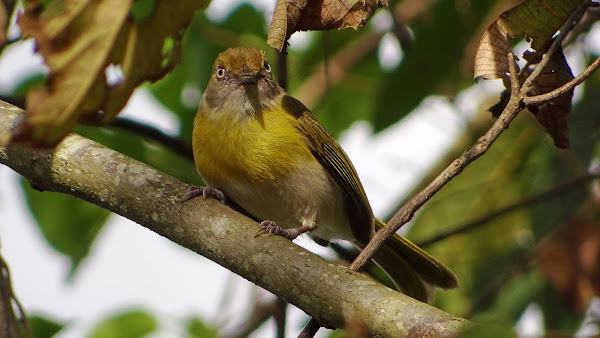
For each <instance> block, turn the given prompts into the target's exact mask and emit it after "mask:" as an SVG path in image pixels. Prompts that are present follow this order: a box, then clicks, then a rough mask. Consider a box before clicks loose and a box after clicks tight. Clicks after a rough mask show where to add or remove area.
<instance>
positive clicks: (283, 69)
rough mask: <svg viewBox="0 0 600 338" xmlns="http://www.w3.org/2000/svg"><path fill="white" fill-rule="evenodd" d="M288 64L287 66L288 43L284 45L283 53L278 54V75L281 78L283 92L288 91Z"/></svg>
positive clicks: (280, 83)
mask: <svg viewBox="0 0 600 338" xmlns="http://www.w3.org/2000/svg"><path fill="white" fill-rule="evenodd" d="M287 68H288V64H287V42H286V43H284V44H283V48H281V52H279V54H277V75H278V76H279V81H278V82H279V85H280V86H281V88H283V90H287V83H288V75H289V74H288V71H287Z"/></svg>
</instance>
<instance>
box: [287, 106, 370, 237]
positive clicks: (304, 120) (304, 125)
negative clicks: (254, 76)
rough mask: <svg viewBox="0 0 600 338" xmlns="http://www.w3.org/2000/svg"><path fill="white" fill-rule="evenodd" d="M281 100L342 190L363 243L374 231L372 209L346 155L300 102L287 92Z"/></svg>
mask: <svg viewBox="0 0 600 338" xmlns="http://www.w3.org/2000/svg"><path fill="white" fill-rule="evenodd" d="M282 100H283V101H282V103H283V109H284V110H285V111H287V112H288V113H290V114H292V115H293V116H295V117H296V118H297V119H298V129H299V131H300V132H301V133H302V134H303V135H304V136H305V137H306V142H307V144H308V146H309V148H310V149H311V151H312V153H313V155H314V156H315V158H316V159H317V160H318V161H319V162H320V163H321V165H322V166H323V167H324V168H325V169H326V170H327V172H328V173H329V175H330V176H331V177H332V178H333V179H334V180H335V182H336V183H337V184H338V185H339V186H340V187H342V190H343V191H344V192H345V194H346V204H347V209H348V213H349V216H350V217H349V218H350V222H351V228H352V233H353V235H354V237H356V239H357V240H358V241H359V242H360V243H361V244H362V245H366V244H367V243H368V242H369V240H370V239H371V236H372V234H373V212H372V211H371V206H370V205H369V201H368V200H367V196H366V195H365V190H364V188H363V186H362V184H361V183H360V180H359V178H358V174H357V173H356V170H355V169H354V166H353V165H352V163H351V162H350V159H349V158H348V155H346V153H345V152H344V150H343V149H342V147H340V145H339V144H338V143H337V141H336V140H335V138H334V137H333V136H332V135H331V134H330V133H329V132H328V131H327V130H326V129H325V128H324V127H323V126H322V125H321V124H320V123H319V122H318V121H317V120H316V118H315V117H314V116H313V114H312V113H311V112H310V111H309V110H308V108H306V106H305V105H304V104H302V102H300V101H298V100H296V99H295V98H293V97H291V96H289V95H285V96H284V97H283V99H282Z"/></svg>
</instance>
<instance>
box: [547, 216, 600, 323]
mask: <svg viewBox="0 0 600 338" xmlns="http://www.w3.org/2000/svg"><path fill="white" fill-rule="evenodd" d="M538 264H539V267H540V269H541V271H542V273H543V274H544V276H546V278H547V279H548V281H549V282H550V284H552V285H553V286H554V288H555V289H556V290H557V291H558V292H559V293H560V295H561V296H562V297H563V299H564V300H565V301H566V302H567V303H568V304H569V305H570V306H571V308H572V309H573V310H575V311H578V312H581V311H583V310H584V309H585V308H586V306H587V303H588V302H589V300H590V299H592V298H593V297H594V296H598V295H600V226H598V225H596V224H591V223H584V224H574V225H571V226H569V227H568V228H567V230H566V231H565V233H564V234H562V235H561V236H559V237H558V239H557V240H555V241H554V242H551V243H549V244H548V245H545V246H544V247H543V248H541V250H540V253H539V256H538Z"/></svg>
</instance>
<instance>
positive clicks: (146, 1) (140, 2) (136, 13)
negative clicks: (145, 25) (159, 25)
mask: <svg viewBox="0 0 600 338" xmlns="http://www.w3.org/2000/svg"><path fill="white" fill-rule="evenodd" d="M153 11H154V0H136V1H134V2H133V4H132V5H131V9H129V12H130V13H131V15H132V16H133V19H134V20H135V21H136V22H139V21H143V20H145V19H148V18H149V17H150V16H151V15H152V12H153Z"/></svg>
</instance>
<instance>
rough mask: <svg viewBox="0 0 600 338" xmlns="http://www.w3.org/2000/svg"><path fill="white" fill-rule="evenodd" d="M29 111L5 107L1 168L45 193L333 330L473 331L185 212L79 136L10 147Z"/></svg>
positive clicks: (164, 191)
mask: <svg viewBox="0 0 600 338" xmlns="http://www.w3.org/2000/svg"><path fill="white" fill-rule="evenodd" d="M22 116H23V111H22V110H21V109H19V108H17V107H14V106H11V105H9V104H6V103H4V102H2V101H0V144H2V146H0V162H1V163H3V164H5V165H7V166H9V167H11V168H12V169H13V170H15V171H17V172H18V173H20V174H21V175H23V176H24V177H25V178H27V179H28V180H29V181H30V183H31V184H32V186H34V187H36V188H37V189H39V190H47V191H56V192H61V193H65V194H69V195H72V196H75V197H78V198H81V199H84V200H87V201H89V202H91V203H94V204H97V205H99V206H101V207H103V208H106V209H108V210H110V211H113V212H115V213H118V214H120V215H122V216H124V217H127V218H129V219H131V220H133V221H135V222H137V223H139V224H141V225H142V226H144V227H146V228H148V229H150V230H152V231H154V232H156V233H158V234H160V235H162V236H164V237H166V238H168V239H170V240H172V241H174V242H176V243H178V244H180V245H182V246H184V247H186V248H189V249H191V250H193V251H195V252H197V253H199V254H201V255H203V256H205V257H207V258H209V259H211V260H213V261H214V262H216V263H218V264H220V265H222V266H224V267H225V268H227V269H229V270H231V271H233V272H235V273H237V274H238V275H240V276H242V277H244V278H246V279H248V280H250V281H252V282H254V283H256V284H258V285H260V286H262V287H264V288H265V289H267V290H269V291H271V292H273V293H274V294H276V295H277V296H279V297H281V298H283V299H285V300H286V301H288V302H290V303H292V304H294V305H296V306H297V307H299V308H300V309H302V310H304V311H305V312H306V313H307V314H309V315H310V316H312V317H314V318H316V319H317V320H318V321H319V322H320V323H322V324H323V325H325V326H327V327H343V326H344V323H345V321H347V320H350V319H351V318H360V319H361V321H363V322H364V325H365V326H366V327H367V328H368V329H369V330H370V332H371V333H372V334H374V335H377V336H385V337H401V336H413V337H416V336H420V337H424V336H427V337H441V336H450V335H456V334H457V333H458V332H459V331H460V330H461V329H464V328H465V326H466V324H467V323H468V322H467V321H466V320H465V319H462V318H456V317H453V316H451V315H450V314H448V313H445V312H443V311H441V310H439V309H436V308H434V307H431V306H429V305H427V304H424V303H421V302H418V301H416V300H414V299H412V298H410V297H407V296H405V295H403V294H401V293H398V292H396V291H394V290H391V289H389V288H386V287H385V286H383V285H380V284H379V283H376V282H374V281H373V280H371V279H369V278H368V277H366V276H364V275H362V274H359V273H356V272H353V271H350V270H348V269H346V268H344V267H341V266H339V265H337V264H333V263H331V262H328V261H326V260H325V259H323V258H321V257H319V256H316V255H314V254H312V253H310V252H309V251H306V250H305V249H303V248H301V247H299V246H297V245H294V244H293V243H290V242H289V241H288V240H285V239H284V238H282V237H277V236H271V237H270V236H262V237H259V238H254V234H255V233H256V227H257V224H256V223H255V222H253V221H252V220H250V219H249V218H247V217H245V216H243V215H241V214H239V213H237V212H235V211H233V210H232V209H229V208H227V207H226V206H224V205H222V204H220V203H219V202H217V201H216V200H213V199H207V200H203V199H201V198H196V199H193V200H190V201H187V202H185V203H181V202H179V199H180V197H181V196H182V195H183V194H184V193H185V192H186V190H187V186H186V185H185V184H183V183H181V182H179V181H177V180H175V179H174V178H172V177H170V176H167V175H165V174H163V173H161V172H159V171H157V170H155V169H153V168H151V167H148V166H146V165H144V164H142V163H139V162H137V161H135V160H133V159H131V158H128V157H126V156H124V155H122V154H119V153H117V152H115V151H114V150H111V149H109V148H106V147H104V146H102V145H100V144H98V143H96V142H93V141H91V140H89V139H86V138H84V137H81V136H79V135H75V134H71V135H69V136H68V137H66V138H65V139H64V140H63V141H62V142H61V143H60V144H59V145H58V146H57V147H56V148H52V149H31V148H28V147H25V146H24V145H21V144H10V145H6V141H7V140H8V139H10V137H11V128H12V126H14V124H15V122H16V121H17V120H18V119H19V118H21V117H22Z"/></svg>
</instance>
